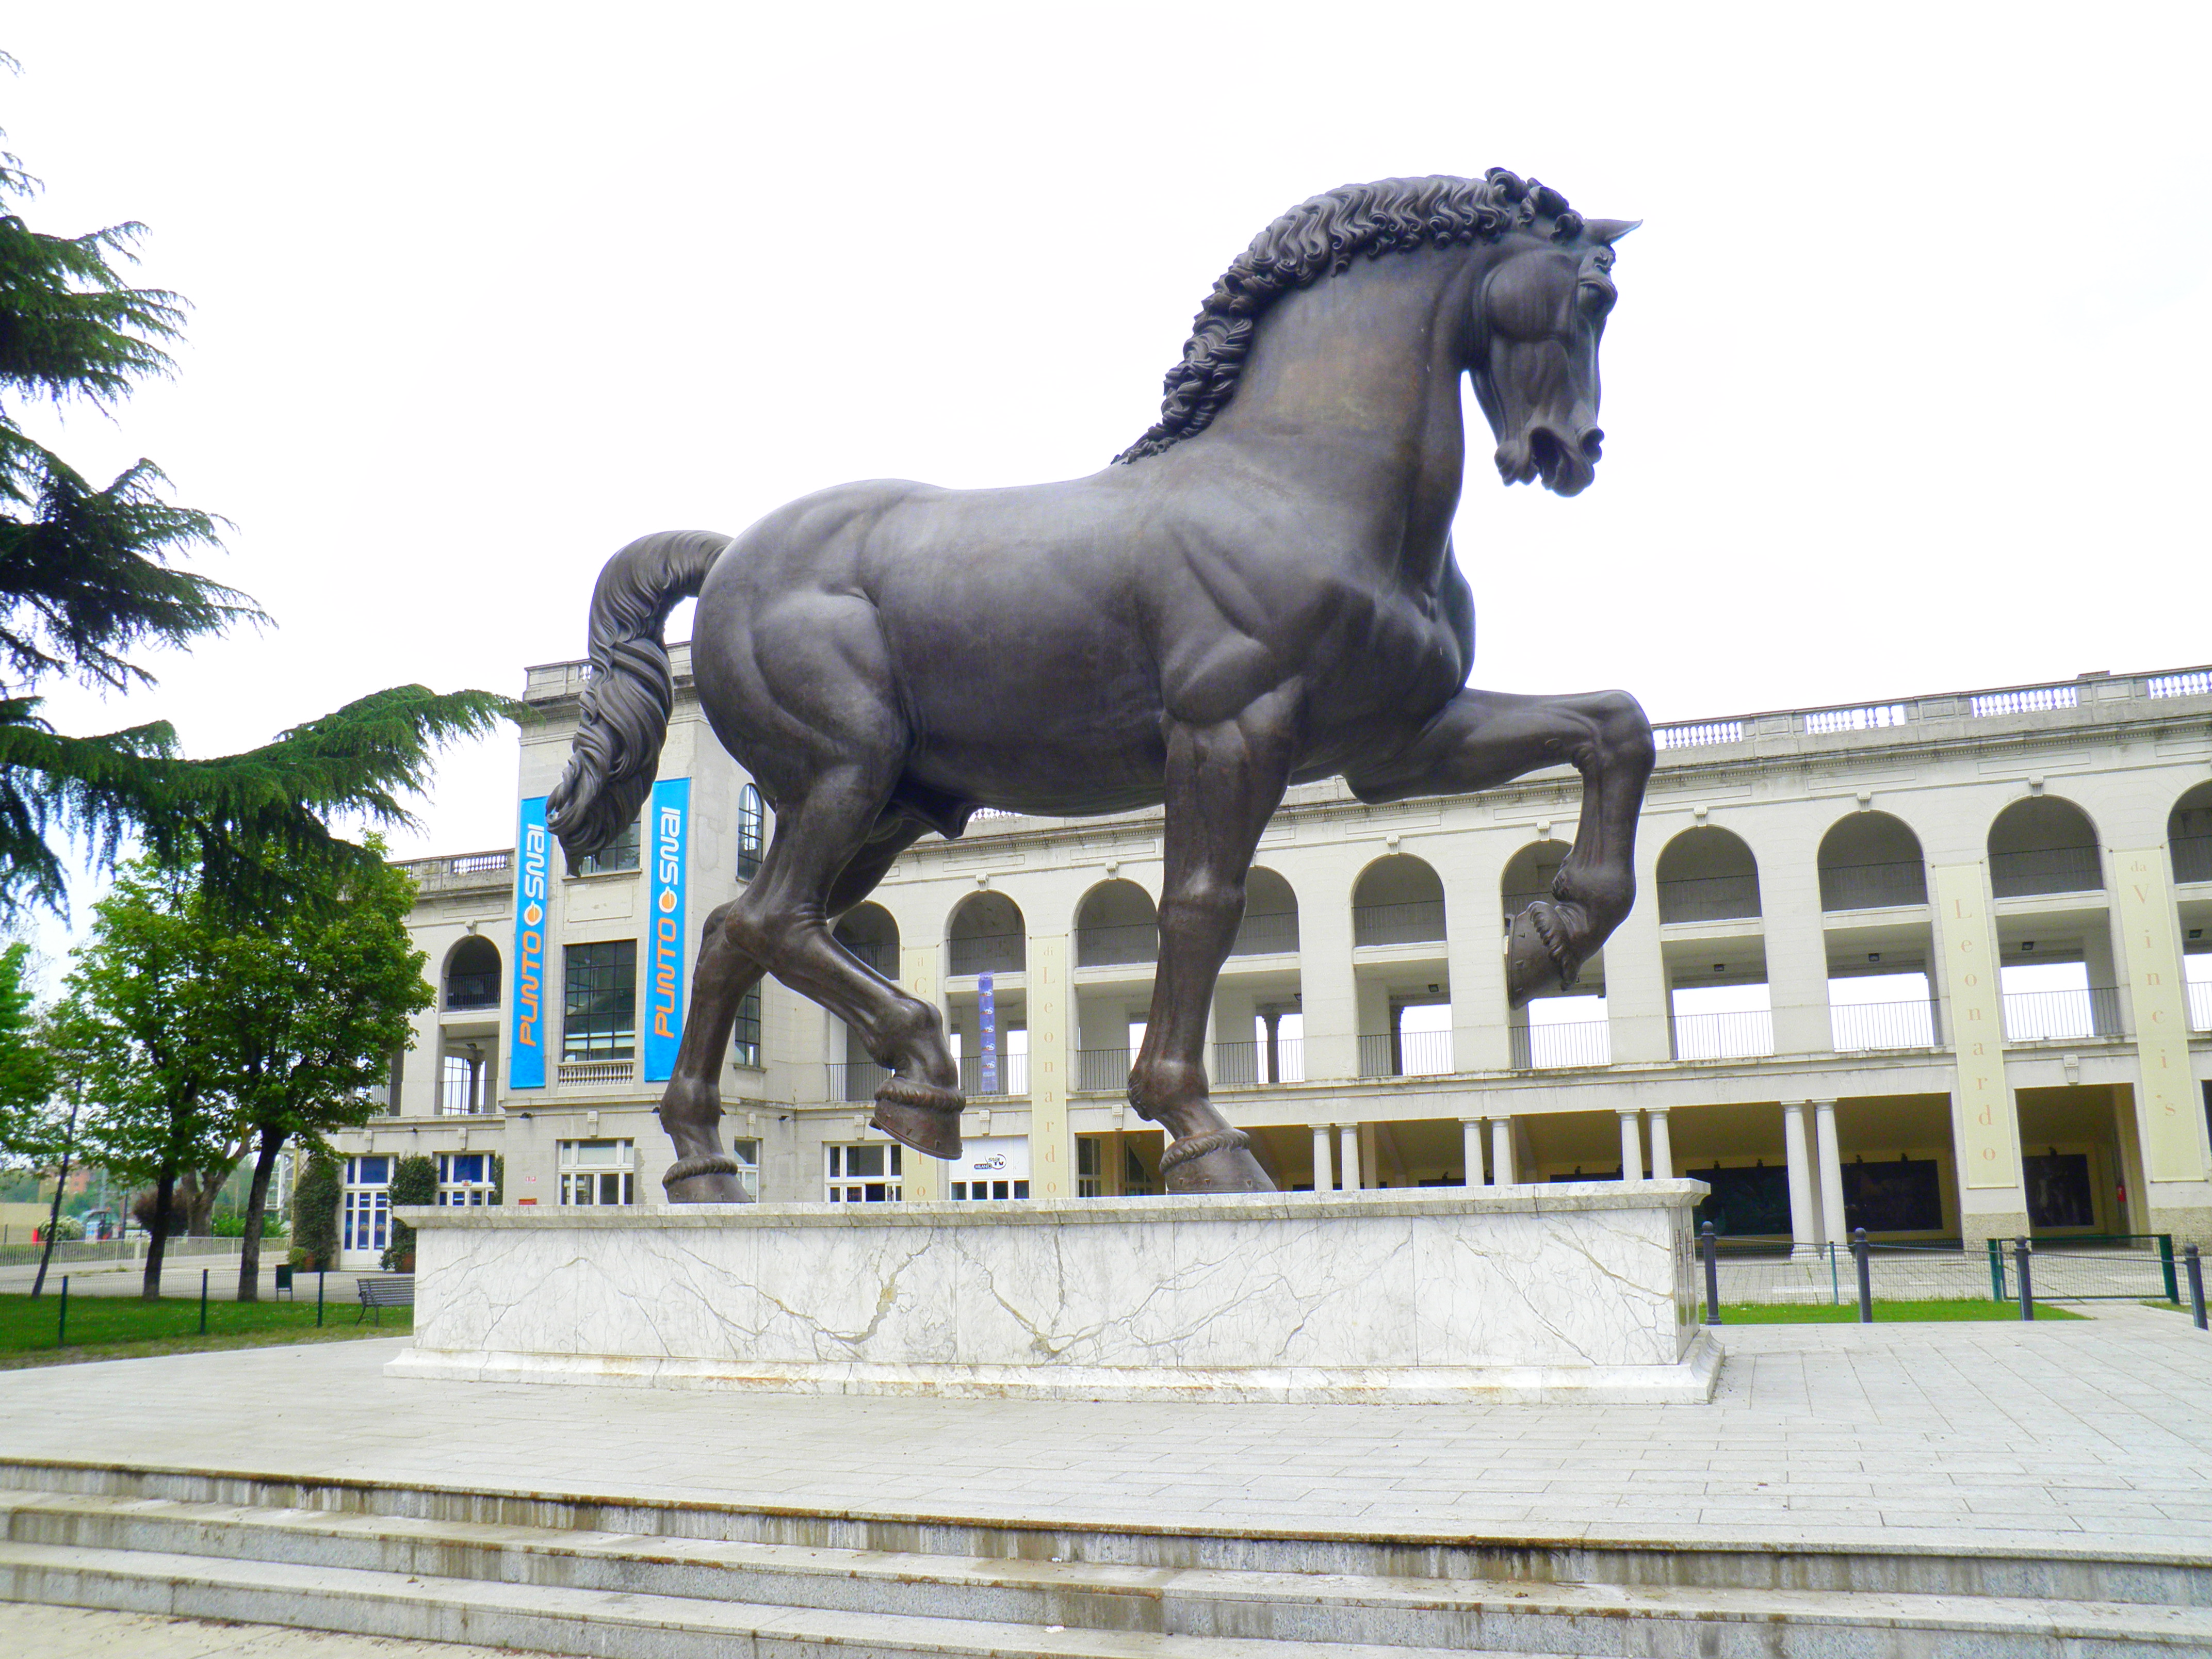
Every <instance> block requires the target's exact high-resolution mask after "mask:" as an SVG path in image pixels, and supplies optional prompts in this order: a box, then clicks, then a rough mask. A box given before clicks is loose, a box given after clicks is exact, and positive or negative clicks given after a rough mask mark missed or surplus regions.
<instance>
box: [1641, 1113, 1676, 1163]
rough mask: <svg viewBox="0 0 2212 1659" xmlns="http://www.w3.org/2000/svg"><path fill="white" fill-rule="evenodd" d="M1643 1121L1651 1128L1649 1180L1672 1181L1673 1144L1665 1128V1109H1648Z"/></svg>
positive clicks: (1671, 1137) (1671, 1136)
mask: <svg viewBox="0 0 2212 1659" xmlns="http://www.w3.org/2000/svg"><path fill="white" fill-rule="evenodd" d="M1644 1121H1645V1122H1647V1123H1649V1124H1650V1126H1651V1178H1652V1179H1653V1180H1654V1181H1672V1180H1673V1179H1674V1138H1673V1135H1672V1133H1670V1132H1669V1131H1668V1127H1667V1109H1666V1108H1665V1107H1664V1106H1656V1107H1650V1108H1648V1109H1646V1110H1645V1112H1644Z"/></svg>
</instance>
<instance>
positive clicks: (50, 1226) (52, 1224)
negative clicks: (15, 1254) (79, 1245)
mask: <svg viewBox="0 0 2212 1659" xmlns="http://www.w3.org/2000/svg"><path fill="white" fill-rule="evenodd" d="M70 1128H71V1130H72V1131H74V1130H75V1128H76V1113H75V1112H74V1111H72V1112H71V1113H70ZM75 1140H76V1135H75V1134H74V1133H72V1134H71V1135H70V1140H69V1141H67V1142H64V1144H63V1146H62V1170H61V1173H60V1174H59V1175H58V1176H55V1177H54V1207H53V1208H52V1209H51V1210H49V1211H48V1212H46V1249H43V1250H41V1251H40V1252H39V1272H38V1276H37V1277H36V1278H34V1279H32V1280H31V1296H32V1299H33V1300H34V1301H35V1300H36V1299H37V1297H38V1295H39V1292H40V1291H43V1290H44V1289H46V1264H47V1263H48V1262H50V1261H52V1260H53V1259H54V1235H55V1234H56V1233H58V1232H59V1231H61V1225H62V1194H63V1193H64V1191H66V1190H67V1189H68V1188H69V1172H70V1153H71V1152H74V1151H75V1150H76V1147H75V1146H74V1145H73V1144H72V1143H74V1141H75Z"/></svg>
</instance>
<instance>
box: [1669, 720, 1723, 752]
mask: <svg viewBox="0 0 2212 1659" xmlns="http://www.w3.org/2000/svg"><path fill="white" fill-rule="evenodd" d="M1651 739H1652V741H1653V742H1654V743H1655V744H1657V745H1658V746H1659V747H1660V748H1662V749H1703V748H1705V747H1706V746H1707V745H1708V744H1716V743H1741V742H1742V741H1743V722H1742V721H1741V720H1689V721H1686V722H1684V723H1683V724H1681V725H1679V726H1654V727H1653V728H1652V730H1651Z"/></svg>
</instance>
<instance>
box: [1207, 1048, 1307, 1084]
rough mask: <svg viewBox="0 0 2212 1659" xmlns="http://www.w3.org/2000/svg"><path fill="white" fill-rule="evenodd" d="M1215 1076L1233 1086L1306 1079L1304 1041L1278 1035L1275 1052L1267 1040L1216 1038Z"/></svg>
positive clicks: (1298, 1081)
mask: <svg viewBox="0 0 2212 1659" xmlns="http://www.w3.org/2000/svg"><path fill="white" fill-rule="evenodd" d="M1213 1080H1214V1081H1215V1082H1216V1083H1219V1084H1223V1085H1229V1086H1231V1087H1234V1086H1237V1085H1243V1086H1245V1087H1252V1086H1255V1085H1261V1084H1267V1083H1304V1081H1305V1080H1306V1060H1305V1042H1304V1039H1302V1038H1299V1037H1277V1038H1276V1039H1275V1042H1274V1044H1273V1051H1272V1053H1271V1052H1270V1049H1269V1046H1268V1045H1267V1043H1264V1042H1217V1043H1215V1044H1214V1045H1213Z"/></svg>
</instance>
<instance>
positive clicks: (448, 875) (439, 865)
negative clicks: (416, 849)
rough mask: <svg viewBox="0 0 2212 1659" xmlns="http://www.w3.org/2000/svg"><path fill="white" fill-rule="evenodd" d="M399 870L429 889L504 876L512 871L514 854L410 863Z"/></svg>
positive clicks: (464, 855)
mask: <svg viewBox="0 0 2212 1659" xmlns="http://www.w3.org/2000/svg"><path fill="white" fill-rule="evenodd" d="M399 867H400V868H401V869H402V870H404V871H405V872H407V873H408V874H409V875H410V876H412V877H414V878H415V879H416V881H417V882H419V883H422V884H424V885H426V886H428V885H432V884H443V883H445V882H448V881H452V880H453V879H454V878H467V877H471V876H475V877H479V878H480V877H484V876H503V875H505V874H506V873H507V872H508V871H510V870H512V869H513V867H514V852H513V848H506V847H501V848H496V849H495V850H494V851H491V852H489V853H458V854H450V855H448V856H447V857H444V858H435V859H409V860H406V861H405V862H404V863H402V864H401V865H400V866H399Z"/></svg>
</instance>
